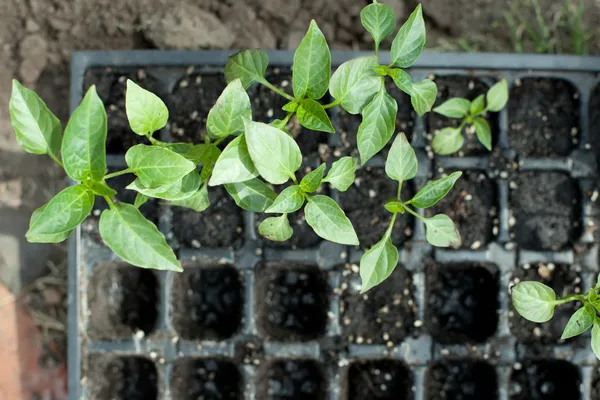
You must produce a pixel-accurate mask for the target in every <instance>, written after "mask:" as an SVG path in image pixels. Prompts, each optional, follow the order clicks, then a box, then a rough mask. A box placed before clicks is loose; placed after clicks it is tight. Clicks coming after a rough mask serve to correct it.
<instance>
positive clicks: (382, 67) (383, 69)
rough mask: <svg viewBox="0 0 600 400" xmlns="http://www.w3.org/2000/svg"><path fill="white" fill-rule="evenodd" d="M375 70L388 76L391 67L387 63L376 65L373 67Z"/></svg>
mask: <svg viewBox="0 0 600 400" xmlns="http://www.w3.org/2000/svg"><path fill="white" fill-rule="evenodd" d="M373 71H375V73H376V74H377V75H379V76H387V75H388V72H389V71H390V67H388V66H387V65H376V66H374V67H373Z"/></svg>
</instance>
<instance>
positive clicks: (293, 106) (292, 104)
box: [281, 100, 300, 113]
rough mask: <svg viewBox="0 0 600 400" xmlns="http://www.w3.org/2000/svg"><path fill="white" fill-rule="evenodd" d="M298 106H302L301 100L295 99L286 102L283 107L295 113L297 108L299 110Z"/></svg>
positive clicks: (284, 109) (286, 110)
mask: <svg viewBox="0 0 600 400" xmlns="http://www.w3.org/2000/svg"><path fill="white" fill-rule="evenodd" d="M298 107H300V102H299V101H298V100H294V101H290V102H289V103H286V104H284V105H283V107H281V109H282V110H283V111H285V112H290V113H295V112H296V110H298Z"/></svg>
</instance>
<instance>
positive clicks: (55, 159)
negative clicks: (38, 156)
mask: <svg viewBox="0 0 600 400" xmlns="http://www.w3.org/2000/svg"><path fill="white" fill-rule="evenodd" d="M48 155H49V156H50V158H51V159H53V160H54V161H56V163H57V164H58V165H60V167H61V168H62V169H65V166H64V165H63V163H62V162H60V160H59V159H58V157H56V156H55V155H54V154H52V153H48Z"/></svg>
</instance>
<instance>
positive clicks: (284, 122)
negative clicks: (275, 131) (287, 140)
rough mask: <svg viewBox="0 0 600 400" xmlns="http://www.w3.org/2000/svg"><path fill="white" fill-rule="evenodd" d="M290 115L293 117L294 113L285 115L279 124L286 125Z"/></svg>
mask: <svg viewBox="0 0 600 400" xmlns="http://www.w3.org/2000/svg"><path fill="white" fill-rule="evenodd" d="M292 115H294V113H292V112H289V113H287V115H286V116H285V118H284V119H283V120H282V121H281V122H283V125H287V123H288V122H289V120H290V118H292Z"/></svg>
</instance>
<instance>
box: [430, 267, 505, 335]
mask: <svg viewBox="0 0 600 400" xmlns="http://www.w3.org/2000/svg"><path fill="white" fill-rule="evenodd" d="M492 269H495V268H494V267H491V266H485V267H484V266H482V265H476V264H447V265H430V266H428V267H427V270H426V285H427V288H426V289H427V297H426V298H427V305H426V309H425V320H426V324H427V325H428V328H429V330H430V333H431V335H432V336H433V337H434V338H435V339H436V340H437V341H438V342H440V343H444V344H457V343H473V342H476V343H481V342H484V341H485V340H486V339H487V338H489V337H490V336H492V335H493V334H494V333H495V332H496V327H497V325H498V315H497V313H496V312H490V310H497V309H498V282H497V279H498V276H497V273H495V272H494V273H492V272H490V270H492Z"/></svg>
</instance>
